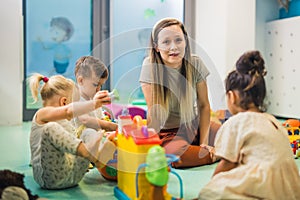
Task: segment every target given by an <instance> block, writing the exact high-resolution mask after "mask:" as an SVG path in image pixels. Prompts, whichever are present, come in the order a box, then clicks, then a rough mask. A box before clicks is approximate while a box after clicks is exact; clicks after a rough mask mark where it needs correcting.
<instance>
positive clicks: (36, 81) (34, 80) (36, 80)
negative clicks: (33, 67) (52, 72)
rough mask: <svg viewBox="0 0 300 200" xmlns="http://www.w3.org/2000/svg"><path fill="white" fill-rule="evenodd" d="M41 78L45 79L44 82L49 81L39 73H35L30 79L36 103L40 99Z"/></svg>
mask: <svg viewBox="0 0 300 200" xmlns="http://www.w3.org/2000/svg"><path fill="white" fill-rule="evenodd" d="M41 80H44V82H45V83H46V82H48V80H49V79H48V78H47V77H45V76H43V75H41V74H38V73H35V74H33V75H32V76H31V77H29V79H28V81H29V88H30V91H31V95H32V98H33V100H34V101H33V103H36V102H37V101H38V93H39V87H40V81H41Z"/></svg>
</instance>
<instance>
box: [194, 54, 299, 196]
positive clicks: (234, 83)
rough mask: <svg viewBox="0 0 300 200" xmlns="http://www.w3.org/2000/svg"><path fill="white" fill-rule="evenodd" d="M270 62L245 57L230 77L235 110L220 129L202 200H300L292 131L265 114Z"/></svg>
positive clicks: (230, 103) (228, 88)
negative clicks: (216, 160) (214, 161)
mask: <svg viewBox="0 0 300 200" xmlns="http://www.w3.org/2000/svg"><path fill="white" fill-rule="evenodd" d="M265 74H266V71H265V66H264V60H263V58H262V57H261V55H260V53H259V52H258V51H250V52H246V53H245V54H243V55H242V56H241V57H240V58H239V60H238V61H237V63H236V69H235V70H234V71H232V72H231V73H229V75H228V76H227V79H226V96H227V104H228V108H229V111H230V112H231V113H232V114H233V115H234V116H232V117H231V118H229V119H228V120H227V121H226V122H225V123H224V124H223V125H222V126H221V128H220V129H219V131H218V133H217V136H216V140H215V151H216V152H215V155H216V156H219V157H220V159H221V160H220V162H219V163H218V165H217V167H216V169H215V171H214V174H213V177H212V179H211V180H210V182H209V183H208V184H207V185H206V186H204V188H203V189H202V190H201V191H200V193H199V196H198V197H199V199H300V184H299V183H300V177H299V171H298V168H297V166H296V163H295V161H294V157H293V154H292V150H291V147H290V143H289V140H288V137H287V132H286V130H285V129H284V128H283V127H282V126H281V124H280V123H279V122H278V121H277V120H276V119H275V118H274V117H273V116H272V115H270V114H267V113H265V112H264V111H265V109H264V105H263V101H264V98H265V95H266V87H265V81H264V75H265Z"/></svg>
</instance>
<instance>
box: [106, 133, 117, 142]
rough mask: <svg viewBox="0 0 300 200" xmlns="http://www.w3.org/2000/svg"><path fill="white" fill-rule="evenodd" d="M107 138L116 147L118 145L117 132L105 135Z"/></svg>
mask: <svg viewBox="0 0 300 200" xmlns="http://www.w3.org/2000/svg"><path fill="white" fill-rule="evenodd" d="M105 135H106V136H105V137H106V138H107V139H108V140H109V141H111V142H113V143H114V144H115V145H117V141H116V139H117V138H116V131H109V132H106V133H105Z"/></svg>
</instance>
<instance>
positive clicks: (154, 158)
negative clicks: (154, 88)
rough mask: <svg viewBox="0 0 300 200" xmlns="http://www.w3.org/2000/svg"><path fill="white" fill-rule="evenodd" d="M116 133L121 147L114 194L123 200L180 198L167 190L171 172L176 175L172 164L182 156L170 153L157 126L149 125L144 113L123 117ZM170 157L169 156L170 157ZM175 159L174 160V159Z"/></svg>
mask: <svg viewBox="0 0 300 200" xmlns="http://www.w3.org/2000/svg"><path fill="white" fill-rule="evenodd" d="M118 123H119V127H118V131H117V133H116V136H117V146H118V164H117V168H118V185H117V186H116V187H115V188H114V195H115V197H116V198H117V199H119V200H129V199H132V200H138V199H143V200H150V199H151V200H153V199H176V198H174V197H172V196H171V195H170V194H168V193H167V189H166V188H167V182H168V175H169V173H170V172H171V173H173V174H175V175H176V176H177V177H178V179H179V182H180V192H181V194H180V198H178V199H182V198H183V194H182V181H181V179H180V177H179V176H178V175H177V174H176V172H174V170H173V169H172V168H171V167H170V165H169V164H168V160H169V162H176V161H177V160H178V159H177V157H175V156H172V155H166V154H165V152H164V149H163V148H162V147H161V146H160V144H161V140H160V139H159V136H158V134H157V133H156V132H155V130H154V129H150V128H148V127H147V126H145V125H144V124H145V121H144V120H142V118H141V117H140V116H135V117H134V118H133V120H132V119H131V116H129V115H128V116H121V118H120V117H119V120H118ZM168 157H169V158H168ZM171 159H172V161H170V160H171Z"/></svg>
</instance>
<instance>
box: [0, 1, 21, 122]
mask: <svg viewBox="0 0 300 200" xmlns="http://www.w3.org/2000/svg"><path fill="white" fill-rule="evenodd" d="M0 27H1V29H0V36H1V37H0V44H1V47H0V95H1V99H0V125H8V124H9V125H13V124H20V123H22V78H23V58H22V50H23V49H22V44H23V41H22V0H2V1H0Z"/></svg>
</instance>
